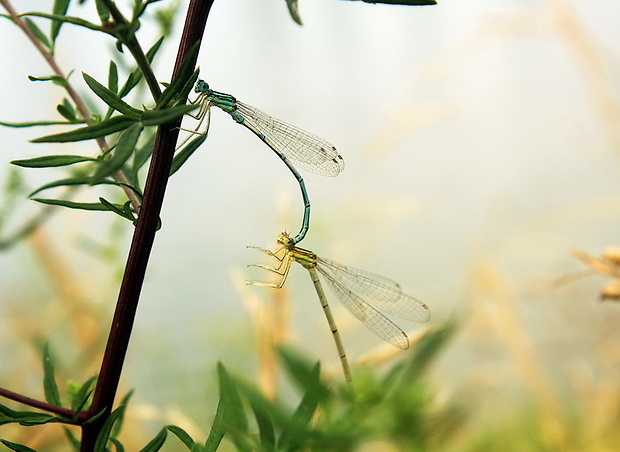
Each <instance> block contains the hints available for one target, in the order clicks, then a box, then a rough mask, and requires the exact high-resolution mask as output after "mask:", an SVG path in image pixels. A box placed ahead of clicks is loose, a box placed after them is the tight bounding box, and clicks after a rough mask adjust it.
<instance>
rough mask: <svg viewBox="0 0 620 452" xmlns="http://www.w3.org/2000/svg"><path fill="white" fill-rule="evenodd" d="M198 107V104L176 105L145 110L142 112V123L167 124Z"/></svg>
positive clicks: (150, 124) (148, 124)
mask: <svg viewBox="0 0 620 452" xmlns="http://www.w3.org/2000/svg"><path fill="white" fill-rule="evenodd" d="M196 108H198V105H177V106H176V107H170V108H162V109H161V110H147V111H145V112H143V113H142V124H144V125H145V126H158V125H161V124H168V123H169V122H172V121H174V120H175V119H178V118H180V117H182V116H183V115H185V114H187V113H189V112H190V111H192V110H195V109H196Z"/></svg>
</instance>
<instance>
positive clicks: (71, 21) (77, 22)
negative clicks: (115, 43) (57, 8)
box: [20, 11, 114, 35]
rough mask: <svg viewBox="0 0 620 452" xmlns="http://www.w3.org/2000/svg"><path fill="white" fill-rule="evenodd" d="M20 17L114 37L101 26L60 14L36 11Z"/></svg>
mask: <svg viewBox="0 0 620 452" xmlns="http://www.w3.org/2000/svg"><path fill="white" fill-rule="evenodd" d="M20 16H32V17H43V18H45V19H51V20H54V21H59V22H66V23H69V24H73V25H78V26H80V27H84V28H88V29H89V30H95V31H101V32H103V33H105V34H108V35H114V33H113V31H112V30H109V29H107V28H105V27H102V26H101V25H97V24H93V23H92V22H89V21H87V20H84V19H80V18H79V17H73V16H65V15H60V14H47V13H40V12H36V11H35V12H28V13H23V14H20Z"/></svg>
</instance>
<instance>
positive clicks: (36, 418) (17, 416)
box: [0, 404, 66, 426]
mask: <svg viewBox="0 0 620 452" xmlns="http://www.w3.org/2000/svg"><path fill="white" fill-rule="evenodd" d="M0 415H2V416H4V417H5V418H6V419H8V420H9V421H10V422H18V423H19V424H20V425H26V426H31V425H41V424H47V423H49V422H66V421H65V420H63V419H60V418H58V417H56V416H52V415H49V414H45V413H36V412H34V411H15V410H12V409H10V408H9V407H6V406H4V405H1V404H0ZM4 423H6V422H4Z"/></svg>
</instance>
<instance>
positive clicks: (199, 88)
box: [194, 80, 211, 93]
mask: <svg viewBox="0 0 620 452" xmlns="http://www.w3.org/2000/svg"><path fill="white" fill-rule="evenodd" d="M209 91H211V88H209V84H208V83H207V82H205V81H204V80H198V81H197V82H196V86H195V87H194V92H196V93H208V92H209Z"/></svg>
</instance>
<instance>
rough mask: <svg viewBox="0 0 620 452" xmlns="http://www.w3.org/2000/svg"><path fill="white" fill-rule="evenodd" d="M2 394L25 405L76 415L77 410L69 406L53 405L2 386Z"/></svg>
mask: <svg viewBox="0 0 620 452" xmlns="http://www.w3.org/2000/svg"><path fill="white" fill-rule="evenodd" d="M0 395H1V396H2V397H4V398H6V399H9V400H14V401H15V402H19V403H23V404H24V405H28V406H31V407H34V408H38V409H40V410H44V411H49V412H50V413H54V414H58V415H60V416H64V417H67V418H72V417H73V416H75V411H73V410H71V409H69V408H63V407H60V406H56V405H52V404H51V403H47V402H43V401H41V400H37V399H33V398H31V397H27V396H25V395H22V394H18V393H16V392H13V391H9V390H8V389H4V388H0Z"/></svg>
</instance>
